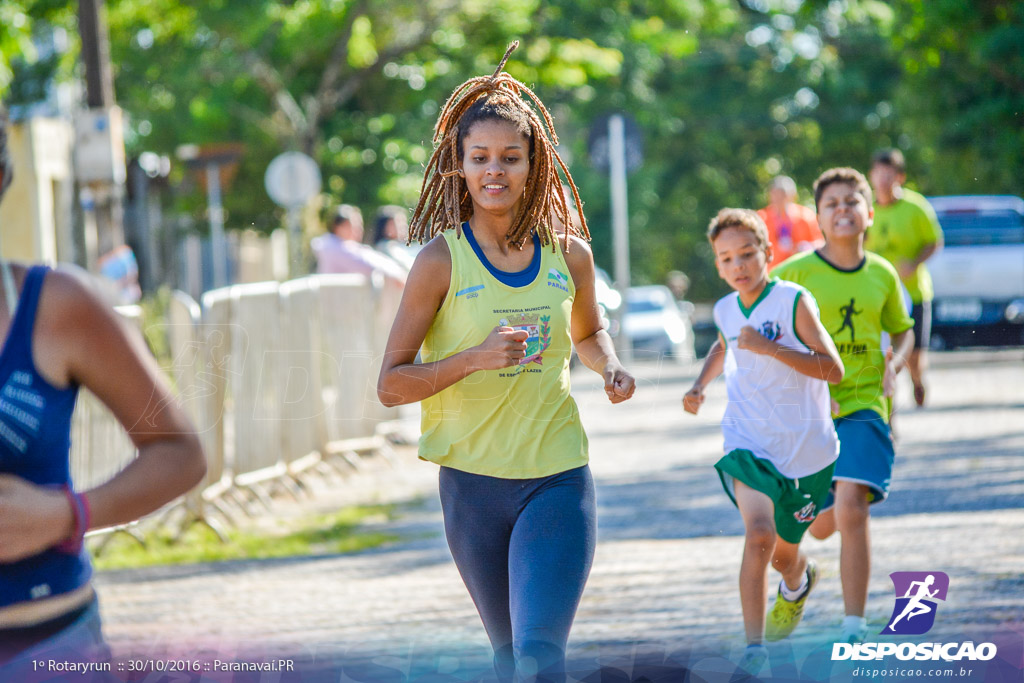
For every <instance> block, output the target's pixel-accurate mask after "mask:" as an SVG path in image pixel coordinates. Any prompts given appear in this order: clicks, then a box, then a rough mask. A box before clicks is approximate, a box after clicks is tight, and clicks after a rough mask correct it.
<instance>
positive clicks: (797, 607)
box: [764, 560, 818, 642]
mask: <svg viewBox="0 0 1024 683" xmlns="http://www.w3.org/2000/svg"><path fill="white" fill-rule="evenodd" d="M817 582H818V565H816V564H815V563H814V560H807V588H806V590H804V592H803V595H801V596H800V597H799V598H797V599H796V600H793V601H792V602H790V601H789V600H786V599H785V598H784V597H782V587H781V586H780V587H779V592H778V595H776V596H775V604H774V605H772V611H771V612H769V613H768V620H767V622H766V623H765V625H764V639H765V640H767V641H770V642H771V641H776V640H782V639H783V638H785V637H787V636H788V635H789V634H790V633H792V632H793V630H794V629H795V628H796V625H797V624H799V623H800V617H802V616H803V615H804V604H806V602H807V596H808V595H810V594H811V589H812V588H814V584H815V583H817Z"/></svg>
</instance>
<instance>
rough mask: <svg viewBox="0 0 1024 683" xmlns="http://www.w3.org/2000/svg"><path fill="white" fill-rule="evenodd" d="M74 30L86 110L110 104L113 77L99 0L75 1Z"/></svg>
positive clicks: (101, 6) (102, 107) (108, 45)
mask: <svg viewBox="0 0 1024 683" xmlns="http://www.w3.org/2000/svg"><path fill="white" fill-rule="evenodd" d="M78 32H79V35H80V36H81V39H82V62H83V63H84V64H85V98H86V103H87V104H88V106H89V108H90V109H106V108H108V107H112V106H113V105H114V77H113V68H112V67H111V65H110V39H109V38H108V37H107V24H106V21H105V17H104V11H103V0H79V2H78Z"/></svg>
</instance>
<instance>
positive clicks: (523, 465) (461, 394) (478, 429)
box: [419, 230, 587, 479]
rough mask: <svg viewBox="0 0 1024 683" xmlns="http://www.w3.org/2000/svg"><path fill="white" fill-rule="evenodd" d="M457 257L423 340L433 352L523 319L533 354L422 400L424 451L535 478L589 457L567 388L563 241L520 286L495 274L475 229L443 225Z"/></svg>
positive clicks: (568, 287)
mask: <svg viewBox="0 0 1024 683" xmlns="http://www.w3.org/2000/svg"><path fill="white" fill-rule="evenodd" d="M442 234H443V235H444V239H445V241H446V242H447V243H448V250H449V251H450V252H451V257H452V275H451V284H450V285H449V287H448V294H447V296H446V297H445V300H444V303H443V304H442V305H441V309H440V310H439V311H438V312H437V315H436V316H435V318H434V322H433V324H432V325H431V327H430V329H429V330H428V331H427V335H426V338H425V339H424V340H423V348H422V359H423V361H424V362H427V363H429V362H434V361H438V360H442V359H444V358H447V357H448V356H451V355H454V354H456V353H458V352H460V351H464V350H466V349H468V348H471V347H473V346H476V345H478V344H479V343H480V342H482V341H483V340H484V339H485V338H486V337H487V335H488V334H490V333H491V330H493V329H494V327H495V326H496V325H506V326H509V327H514V328H517V329H524V330H526V331H527V332H528V333H529V337H528V338H527V348H526V358H524V359H523V361H522V362H521V363H520V364H519V365H516V366H513V367H508V368H502V369H500V370H479V371H477V372H475V373H473V374H472V375H470V376H469V377H467V378H465V379H463V380H461V381H459V382H456V383H455V384H453V385H452V386H450V387H448V388H447V389H445V390H443V391H441V392H439V393H437V394H435V395H433V396H431V397H430V398H427V399H425V400H423V401H422V402H421V410H422V417H421V427H422V432H423V435H422V437H421V438H420V447H419V455H420V457H421V458H423V459H424V460H429V461H430V462H435V463H437V464H439V465H444V466H446V467H452V468H454V469H458V470H462V471H464V472H470V473H473V474H483V475H487V476H491V477H502V478H505V479H532V478H536V477H545V476H548V475H551V474H556V473H558V472H564V471H566V470H570V469H573V468H575V467H581V466H583V465H585V464H586V463H587V437H586V434H584V432H583V425H582V423H581V422H580V417H579V410H578V409H577V407H576V402H575V401H574V400H573V398H572V396H570V395H569V353H570V349H571V341H570V337H569V322H570V319H571V315H572V302H573V298H574V296H575V293H576V288H575V287H574V286H573V282H572V277H571V276H570V275H569V268H568V267H567V266H566V263H565V259H564V257H563V256H562V250H561V249H560V248H558V247H557V246H556V248H555V250H554V251H552V250H551V247H550V246H547V247H542V246H540V245H539V244H537V245H536V246H535V248H536V249H538V250H539V251H540V254H541V256H540V269H539V272H538V273H537V275H536V277H535V278H534V279H533V281H532V282H530V283H529V284H527V285H525V286H522V287H512V286H509V285H507V284H505V283H503V282H501V281H500V280H498V278H497V277H495V276H494V275H492V274H491V272H490V271H489V270H488V269H487V267H486V266H485V265H484V264H483V262H482V261H481V257H480V256H477V254H476V252H475V251H474V250H473V247H472V245H470V243H469V239H468V238H467V236H465V235H464V236H463V237H462V239H458V238H457V237H456V236H455V231H454V230H448V231H445V232H444V233H442Z"/></svg>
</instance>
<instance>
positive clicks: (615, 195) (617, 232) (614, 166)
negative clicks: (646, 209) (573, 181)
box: [608, 114, 633, 362]
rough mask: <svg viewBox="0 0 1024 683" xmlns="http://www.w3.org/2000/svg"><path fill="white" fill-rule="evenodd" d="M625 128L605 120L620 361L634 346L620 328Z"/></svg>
mask: <svg viewBox="0 0 1024 683" xmlns="http://www.w3.org/2000/svg"><path fill="white" fill-rule="evenodd" d="M625 132H626V126H625V123H624V122H623V120H622V117H621V116H620V115H618V114H615V115H613V116H611V117H610V118H609V119H608V166H609V171H610V173H609V176H610V180H611V195H612V197H611V198H612V245H613V250H614V252H615V284H616V286H617V287H618V288H619V292H620V293H621V294H622V306H621V308H620V309H619V315H620V316H621V317H620V320H619V329H620V330H622V334H621V335H620V336H619V340H618V342H617V343H616V346H617V347H618V350H619V355H621V356H622V360H623V361H626V362H628V361H630V360H632V357H633V345H632V342H631V340H630V338H629V337H628V336H627V335H626V333H625V329H623V326H622V324H623V322H624V319H625V316H626V312H627V307H628V304H627V302H626V291H627V290H628V289H629V281H630V275H629V210H628V206H627V204H626V135H625Z"/></svg>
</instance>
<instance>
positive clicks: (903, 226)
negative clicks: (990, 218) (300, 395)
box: [864, 149, 942, 406]
mask: <svg viewBox="0 0 1024 683" xmlns="http://www.w3.org/2000/svg"><path fill="white" fill-rule="evenodd" d="M869 178H870V180H871V185H872V187H873V188H874V191H875V206H874V210H875V221H874V224H873V225H872V226H871V228H870V229H869V230H868V232H867V236H866V239H865V242H864V246H865V248H866V249H867V250H869V251H873V252H875V253H876V254H878V255H879V256H881V257H883V258H884V259H886V260H887V261H889V262H890V263H892V265H893V266H894V267H895V268H896V272H898V273H899V276H900V281H901V282H902V283H903V286H904V287H905V288H906V289H907V292H908V293H909V294H910V301H911V303H912V304H913V305H912V310H911V317H912V318H913V319H914V350H913V352H912V353H911V354H910V358H909V362H908V364H907V365H908V367H909V369H910V379H911V380H912V381H913V383H914V401H915V402H916V403H917V405H918V406H923V405H924V401H925V384H924V370H925V368H926V365H927V361H926V358H925V351H926V349H927V348H928V341H929V338H930V337H931V320H932V297H933V290H932V278H931V275H929V273H928V269H927V268H926V267H925V265H924V263H925V261H927V260H928V259H929V258H931V257H932V256H933V255H934V254H935V253H936V252H937V251H939V249H941V248H942V228H940V227H939V221H938V219H937V218H936V217H935V210H934V209H932V207H931V205H930V204H929V203H928V200H927V199H925V198H924V197H922V196H921V195H920V194H918V193H917V192H914V191H913V190H908V189H907V188H905V187H903V183H904V182H906V179H907V174H906V161H905V160H904V158H903V153H902V152H900V150H898V149H882V150H879V151H877V152H875V154H874V156H873V157H872V159H871V172H870V173H869Z"/></svg>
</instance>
